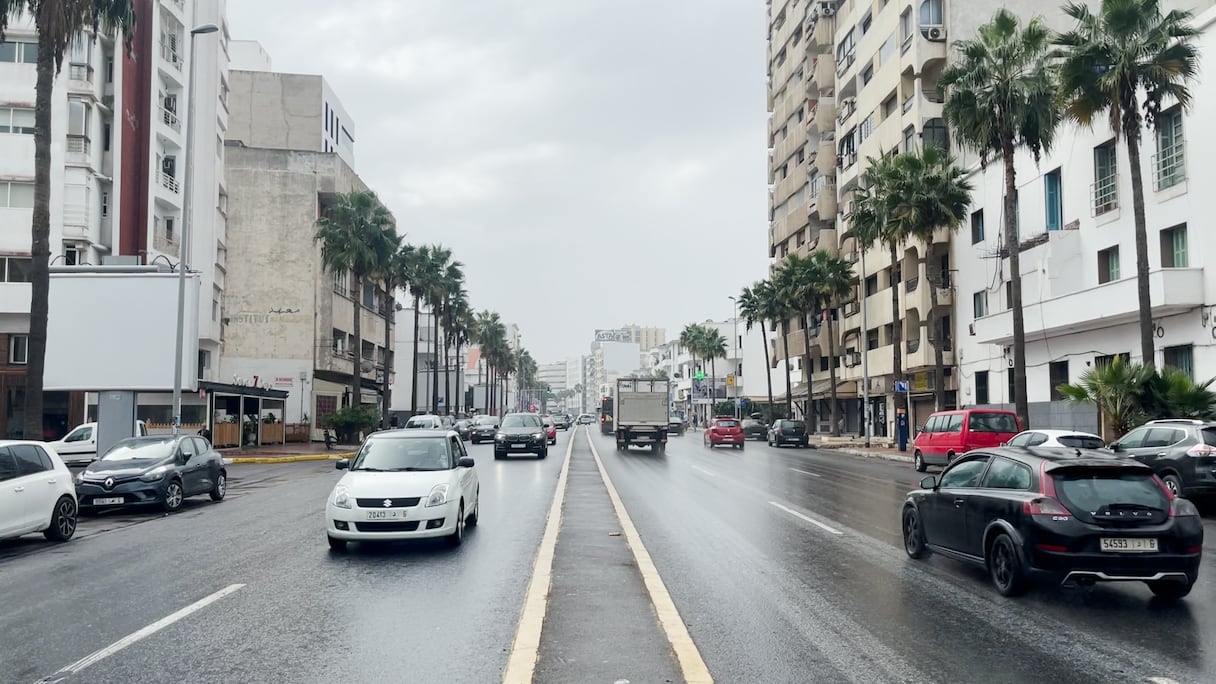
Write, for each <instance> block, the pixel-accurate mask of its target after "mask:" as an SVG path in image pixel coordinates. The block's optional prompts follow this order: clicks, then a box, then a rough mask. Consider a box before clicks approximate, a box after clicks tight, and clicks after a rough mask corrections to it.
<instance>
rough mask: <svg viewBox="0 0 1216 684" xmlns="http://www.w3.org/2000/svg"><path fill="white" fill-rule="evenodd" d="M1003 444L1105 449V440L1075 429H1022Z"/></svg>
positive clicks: (1052, 447)
mask: <svg viewBox="0 0 1216 684" xmlns="http://www.w3.org/2000/svg"><path fill="white" fill-rule="evenodd" d="M1005 446H1023V447H1043V448H1051V449H1105V448H1106V442H1105V441H1103V439H1102V438H1101V437H1099V436H1098V435H1095V434H1093V433H1089V432H1078V431H1076V430H1047V429H1044V430H1023V431H1021V432H1019V433H1018V434H1016V435H1014V436H1013V437H1012V438H1011V439H1010V440H1009V441H1008V442H1005Z"/></svg>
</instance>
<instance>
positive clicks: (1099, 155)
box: [1091, 140, 1119, 216]
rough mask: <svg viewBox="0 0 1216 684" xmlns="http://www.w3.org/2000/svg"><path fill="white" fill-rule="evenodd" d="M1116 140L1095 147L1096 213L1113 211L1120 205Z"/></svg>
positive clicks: (1093, 193) (1094, 195)
mask: <svg viewBox="0 0 1216 684" xmlns="http://www.w3.org/2000/svg"><path fill="white" fill-rule="evenodd" d="M1116 161H1117V160H1116V157H1115V141H1113V140H1112V141H1110V142H1108V143H1104V144H1102V145H1098V146H1097V147H1095V148H1094V184H1093V188H1092V190H1091V194H1092V195H1093V199H1094V215H1095V216H1099V215H1101V214H1105V213H1106V212H1108V211H1113V210H1114V209H1115V208H1116V207H1118V206H1119V197H1118V195H1119V193H1118V189H1119V183H1118V176H1117V175H1116V170H1117V168H1118V167H1117V166H1116Z"/></svg>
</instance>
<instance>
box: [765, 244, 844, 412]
mask: <svg viewBox="0 0 1216 684" xmlns="http://www.w3.org/2000/svg"><path fill="white" fill-rule="evenodd" d="M816 278H817V274H816V272H815V266H814V264H813V263H812V261H811V258H810V257H803V256H800V255H798V254H791V255H789V256H788V257H786V259H785V261H783V262H782V263H781V265H780V266H778V267H777V273H776V274H775V275H774V277H773V282H774V283H777V284H778V289H779V291H780V292H781V293H782V298H783V299H784V301H785V305H786V307H788V309H789V310H790V312H791V315H797V316H798V318H799V319H800V320H801V321H802V332H803V335H802V349H803V352H804V360H803V364H802V367H803V380H804V381H805V382H806V416H805V417H806V418H807V420H808V421H809V420H811V417H812V414H813V410H812V407H813V406H814V400H813V397H814V392H813V391H812V385H813V384H814V383H813V381H812V377H811V376H812V374H813V370H814V368H813V365H812V363H811V337H813V336H817V335H818V334H819V325H818V323H817V321H816V316H817V315H818V314H819V311H820V309H819V308H818V305H817V298H816V295H815V288H816V287H817V285H818V283H817V280H816ZM812 328H813V329H812ZM829 365H830V364H829ZM833 372H835V371H833ZM808 429H809V428H808Z"/></svg>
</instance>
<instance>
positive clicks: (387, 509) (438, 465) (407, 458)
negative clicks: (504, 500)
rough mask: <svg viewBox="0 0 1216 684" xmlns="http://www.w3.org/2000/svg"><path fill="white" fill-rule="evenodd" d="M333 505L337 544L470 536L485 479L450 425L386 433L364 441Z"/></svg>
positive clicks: (342, 464)
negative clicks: (467, 533)
mask: <svg viewBox="0 0 1216 684" xmlns="http://www.w3.org/2000/svg"><path fill="white" fill-rule="evenodd" d="M336 467H337V468H338V470H349V472H347V473H346V474H345V475H343V476H342V479H341V480H339V481H338V484H336V485H334V489H333V491H332V492H330V495H329V500H328V501H327V502H326V504H325V526H326V534H327V535H328V537H329V546H330V548H331V549H334V550H335V551H341V550H343V549H345V548H346V544H347V542H352V541H394V540H400V539H422V538H427V537H446V538H447V540H448V542H449V543H450V544H451V545H453V546H459V545H460V544H461V542H463V541H464V531H465V525H476V524H477V519H478V515H479V513H480V506H479V503H480V499H481V497H480V496H479V493H480V484H479V482H478V480H477V471H476V469H475V468H474V467H473V459H472V458H471V457H470V456H469V455H468V453H467V452H466V451H465V449H464V443H463V442H462V441H461V439H460V436H459V435H457V434H456V433H455V432H452V431H450V430H386V431H383V432H376V433H373V434H372V435H371V436H369V437H368V438H367V440H365V441H364V442H363V446H362V447H360V448H359V453H358V454H356V455H355V457H354V459H352V460H347V459H342V460H340V461H338V462H337V464H336Z"/></svg>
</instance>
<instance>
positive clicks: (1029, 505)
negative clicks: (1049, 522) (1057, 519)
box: [1022, 496, 1072, 517]
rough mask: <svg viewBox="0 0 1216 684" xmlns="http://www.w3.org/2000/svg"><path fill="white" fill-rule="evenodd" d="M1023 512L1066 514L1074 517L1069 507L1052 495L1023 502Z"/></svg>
mask: <svg viewBox="0 0 1216 684" xmlns="http://www.w3.org/2000/svg"><path fill="white" fill-rule="evenodd" d="M1022 512H1023V513H1025V514H1026V515H1050V516H1065V517H1072V513H1070V512H1069V511H1068V509H1067V508H1064V506H1062V505H1060V502H1059V501H1056V500H1055V499H1052V498H1050V497H1046V496H1043V497H1039V498H1037V499H1031V500H1030V501H1023V502H1022Z"/></svg>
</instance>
